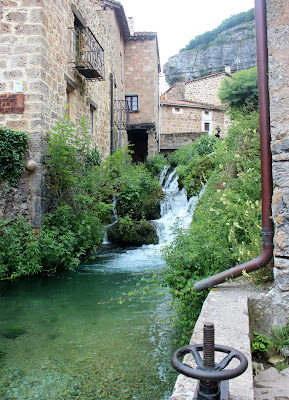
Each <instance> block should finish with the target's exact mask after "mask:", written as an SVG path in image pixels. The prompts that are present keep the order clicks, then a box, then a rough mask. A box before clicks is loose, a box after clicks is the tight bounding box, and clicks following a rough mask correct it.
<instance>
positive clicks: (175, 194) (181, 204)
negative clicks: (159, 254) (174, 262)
mask: <svg viewBox="0 0 289 400" xmlns="http://www.w3.org/2000/svg"><path fill="white" fill-rule="evenodd" d="M167 173H168V167H165V168H164V169H163V171H162V173H161V175H160V184H161V185H162V188H163V191H164V195H165V197H164V198H163V199H162V200H161V204H160V207H161V218H160V219H158V220H155V221H153V224H154V225H155V227H156V230H157V234H158V237H159V243H160V244H169V243H170V242H171V241H172V240H173V237H174V233H173V229H174V228H175V227H178V228H181V229H186V228H188V226H189V224H190V222H191V219H192V215H193V212H194V209H195V206H196V204H197V202H198V199H199V197H200V195H201V194H200V195H199V196H193V197H191V198H190V199H189V200H188V198H187V193H186V191H185V189H182V190H180V189H179V185H178V176H177V174H176V170H175V169H174V170H173V171H172V172H170V173H169V174H168V175H167Z"/></svg>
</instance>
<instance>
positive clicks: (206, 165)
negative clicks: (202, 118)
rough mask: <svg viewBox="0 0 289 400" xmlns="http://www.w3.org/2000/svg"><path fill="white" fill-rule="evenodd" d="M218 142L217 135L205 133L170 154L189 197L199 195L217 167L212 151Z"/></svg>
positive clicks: (169, 159)
mask: <svg viewBox="0 0 289 400" xmlns="http://www.w3.org/2000/svg"><path fill="white" fill-rule="evenodd" d="M217 142H218V139H217V138H216V137H214V136H209V135H204V136H201V137H200V138H198V139H197V140H196V141H195V142H194V143H192V144H189V145H186V146H184V147H181V148H180V149H178V150H176V151H175V152H174V153H172V154H170V156H169V158H168V161H169V163H170V164H171V166H172V167H176V172H177V175H178V177H179V179H178V182H179V186H180V187H181V188H182V187H184V188H185V189H186V192H187V194H188V197H191V196H194V195H197V194H198V193H199V191H200V189H201V188H202V186H203V185H204V184H205V183H206V182H207V180H208V179H209V177H210V176H211V174H212V172H213V170H214V167H215V163H214V159H213V158H212V157H211V153H213V152H214V150H215V147H216V145H217Z"/></svg>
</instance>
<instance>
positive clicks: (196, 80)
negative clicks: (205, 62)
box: [184, 71, 228, 85]
mask: <svg viewBox="0 0 289 400" xmlns="http://www.w3.org/2000/svg"><path fill="white" fill-rule="evenodd" d="M219 75H226V76H227V75H228V74H227V73H226V72H225V71H222V72H215V73H214V74H210V75H205V76H200V77H198V78H194V79H191V80H189V81H185V82H184V83H185V85H186V84H188V83H191V82H198V81H203V80H206V79H211V78H214V77H216V76H219Z"/></svg>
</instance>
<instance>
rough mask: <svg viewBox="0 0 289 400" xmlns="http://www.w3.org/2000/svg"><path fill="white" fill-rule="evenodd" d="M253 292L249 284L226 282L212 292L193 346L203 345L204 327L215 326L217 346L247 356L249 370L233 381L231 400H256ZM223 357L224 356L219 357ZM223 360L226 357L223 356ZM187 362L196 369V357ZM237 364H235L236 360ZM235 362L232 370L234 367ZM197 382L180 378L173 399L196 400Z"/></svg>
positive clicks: (203, 311) (183, 377) (197, 327)
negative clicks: (251, 326) (251, 334)
mask: <svg viewBox="0 0 289 400" xmlns="http://www.w3.org/2000/svg"><path fill="white" fill-rule="evenodd" d="M252 291H253V289H252V288H250V287H249V286H248V283H246V282H242V281H241V282H237V281H234V282H232V283H226V284H223V285H220V286H218V287H217V288H216V289H212V290H211V292H210V293H209V295H208V297H207V299H206V301H205V303H204V305H203V308H202V311H201V314H200V316H199V318H198V321H197V323H196V326H195V329H194V333H193V336H192V338H191V342H190V343H191V344H202V343H203V325H204V323H205V322H213V323H214V325H215V343H216V344H219V345H224V346H229V347H233V348H235V349H236V350H239V351H241V352H242V353H244V354H245V356H246V357H247V359H248V364H249V365H248V368H247V370H246V371H245V372H244V373H243V374H242V375H241V376H239V377H237V378H234V379H231V380H230V381H229V382H230V384H229V391H230V400H254V387H253V373H252V358H251V345H250V337H249V315H248V297H249V296H250V295H251V294H252ZM219 356H221V354H219ZM219 358H220V359H222V358H223V356H221V357H219ZM216 361H217V362H218V361H219V360H218V354H217V357H216ZM184 362H186V363H187V364H189V365H192V366H194V362H193V360H192V357H190V356H189V355H187V356H186V357H185V360H184ZM234 362H235V361H234ZM236 365H238V362H237V361H236V364H235V365H234V364H233V362H231V363H230V365H229V368H230V369H231V368H234V366H236ZM196 383H197V381H196V380H194V379H191V378H187V377H185V376H183V375H179V376H178V379H177V381H176V384H175V387H174V391H173V394H172V396H171V400H193V398H194V392H195V387H196Z"/></svg>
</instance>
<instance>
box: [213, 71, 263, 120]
mask: <svg viewBox="0 0 289 400" xmlns="http://www.w3.org/2000/svg"><path fill="white" fill-rule="evenodd" d="M219 97H220V100H221V101H222V103H224V104H226V105H227V106H228V107H230V108H231V111H235V110H239V111H243V112H245V113H248V112H251V111H257V110H258V75H257V67H254V68H251V69H249V70H244V71H239V72H237V73H236V74H234V75H232V76H230V77H228V78H226V79H223V81H222V83H221V87H220V90H219Z"/></svg>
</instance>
